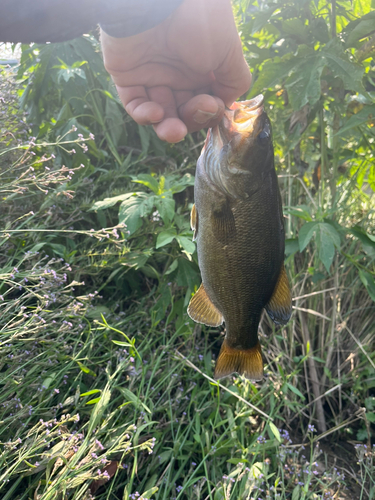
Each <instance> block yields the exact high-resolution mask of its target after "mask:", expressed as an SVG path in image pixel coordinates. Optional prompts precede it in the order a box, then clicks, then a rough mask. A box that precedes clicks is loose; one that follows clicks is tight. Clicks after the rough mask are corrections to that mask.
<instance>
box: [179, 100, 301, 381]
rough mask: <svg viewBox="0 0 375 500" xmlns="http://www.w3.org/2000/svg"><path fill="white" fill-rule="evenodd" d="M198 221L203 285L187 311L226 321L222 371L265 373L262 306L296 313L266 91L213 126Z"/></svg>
mask: <svg viewBox="0 0 375 500" xmlns="http://www.w3.org/2000/svg"><path fill="white" fill-rule="evenodd" d="M190 222H191V228H192V230H193V241H196V245H197V254H198V264H199V268H200V272H201V277H202V284H201V286H200V287H199V289H198V291H197V292H196V293H195V294H194V295H193V297H192V298H191V300H190V303H189V305H188V310H187V312H188V314H189V316H190V318H191V319H193V320H194V321H195V322H197V323H202V324H205V325H207V326H212V327H217V326H220V325H221V324H223V323H225V337H224V341H223V343H222V346H221V349H220V352H219V356H218V358H217V361H216V366H215V371H214V378H215V379H220V378H223V377H226V376H229V375H231V374H232V373H236V372H237V373H238V374H240V375H243V376H244V377H246V378H247V379H250V380H253V381H259V380H262V378H263V376H264V363H263V356H262V351H261V346H260V343H259V338H258V327H259V322H260V319H261V314H262V311H263V309H265V310H266V311H267V313H268V315H269V316H270V318H271V319H272V320H273V321H274V323H275V324H277V325H285V324H286V323H287V322H288V321H289V319H290V316H291V313H292V294H291V289H290V286H289V281H288V276H287V273H286V270H285V266H284V251H285V230H284V219H283V211H282V203H281V194H280V190H279V186H278V181H277V175H276V171H275V165H274V151H273V144H272V130H271V123H270V120H269V118H268V116H267V114H266V112H265V110H264V98H263V96H262V95H258V96H256V97H254V98H253V99H251V100H247V101H242V102H235V103H234V104H233V105H232V106H231V107H230V108H226V110H225V113H224V116H223V118H222V120H221V121H220V123H219V125H217V126H215V127H214V128H211V129H209V130H208V133H207V137H206V141H205V144H204V146H203V149H202V152H201V154H200V157H199V159H198V161H197V167H196V176H195V184H194V205H193V208H192V211H191V217H190Z"/></svg>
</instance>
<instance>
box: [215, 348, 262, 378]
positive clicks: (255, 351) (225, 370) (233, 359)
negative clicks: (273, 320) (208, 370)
mask: <svg viewBox="0 0 375 500" xmlns="http://www.w3.org/2000/svg"><path fill="white" fill-rule="evenodd" d="M234 372H237V373H239V374H240V375H243V376H244V377H246V378H247V379H249V380H262V378H263V359H262V350H261V347H260V344H259V342H257V344H256V345H255V346H254V347H251V348H250V349H235V348H233V347H229V345H228V342H227V339H224V342H223V345H222V346H221V350H220V353H219V357H218V359H217V361H216V366H215V373H214V378H215V379H219V378H223V377H228V376H229V375H231V374H232V373H234Z"/></svg>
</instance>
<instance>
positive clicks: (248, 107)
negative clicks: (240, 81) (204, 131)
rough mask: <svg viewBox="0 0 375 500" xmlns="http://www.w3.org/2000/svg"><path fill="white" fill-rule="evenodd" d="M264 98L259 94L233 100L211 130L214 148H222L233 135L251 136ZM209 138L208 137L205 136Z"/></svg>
mask: <svg viewBox="0 0 375 500" xmlns="http://www.w3.org/2000/svg"><path fill="white" fill-rule="evenodd" d="M263 101H264V98H263V96H262V95H261V94H260V95H258V96H256V97H254V99H250V100H248V101H242V102H235V103H233V105H232V106H231V107H230V108H228V109H226V110H225V113H224V116H223V119H222V120H221V122H220V123H219V125H218V126H216V127H214V128H213V129H212V130H211V134H210V137H211V136H212V139H211V140H212V141H213V145H214V147H215V148H222V147H223V146H224V145H225V144H228V143H229V142H230V141H231V140H232V139H233V137H235V136H238V135H240V136H247V137H248V136H251V135H253V133H256V130H255V128H259V127H258V126H256V123H259V121H258V118H259V117H260V116H261V115H262V114H263V111H264V106H263ZM207 139H208V140H209V137H207Z"/></svg>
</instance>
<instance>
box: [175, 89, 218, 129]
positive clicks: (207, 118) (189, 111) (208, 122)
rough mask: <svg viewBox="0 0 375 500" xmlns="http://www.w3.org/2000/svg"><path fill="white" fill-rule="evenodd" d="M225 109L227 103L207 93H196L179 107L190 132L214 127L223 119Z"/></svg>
mask: <svg viewBox="0 0 375 500" xmlns="http://www.w3.org/2000/svg"><path fill="white" fill-rule="evenodd" d="M224 110H225V105H224V103H223V101H222V100H221V99H220V98H218V97H214V96H210V95H207V94H200V95H196V96H194V97H192V98H191V99H189V100H188V101H187V102H185V103H183V104H181V105H180V107H179V108H178V112H179V116H180V118H181V120H182V121H183V122H184V123H185V125H186V127H187V129H188V131H189V132H196V131H197V130H201V129H202V128H207V127H214V126H215V125H217V124H218V123H219V121H220V120H221V119H222V117H223V115H224Z"/></svg>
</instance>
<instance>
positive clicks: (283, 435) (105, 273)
mask: <svg viewBox="0 0 375 500" xmlns="http://www.w3.org/2000/svg"><path fill="white" fill-rule="evenodd" d="M373 7H374V6H373V5H372V6H371V2H370V1H369V0H362V1H359V0H358V1H355V2H353V3H351V2H349V1H345V0H344V1H337V0H336V2H331V3H328V2H327V1H326V0H316V1H306V0H303V1H298V2H297V1H291V0H290V1H285V0H275V1H268V2H263V1H261V0H258V1H255V0H236V1H235V2H234V10H235V13H236V17H237V22H238V27H239V31H240V33H241V38H242V42H243V47H244V52H245V56H246V58H247V60H248V62H249V65H250V66H251V68H252V71H253V76H254V83H253V86H252V89H251V90H250V93H249V96H248V97H252V96H254V95H255V94H257V93H259V92H262V93H263V94H264V96H265V102H266V104H265V106H266V109H267V112H268V114H269V115H270V118H271V121H272V123H273V136H274V147H275V158H276V167H277V171H278V174H279V180H280V187H281V190H282V196H283V200H284V210H285V216H286V230H287V237H288V239H287V242H286V264H287V268H288V270H289V271H288V272H289V274H290V277H291V282H292V284H293V296H294V309H295V315H294V316H293V318H292V320H291V321H290V323H289V324H288V325H287V326H286V327H285V328H283V329H281V330H275V327H274V326H273V325H271V324H270V323H269V322H268V320H267V318H264V319H263V320H262V323H261V325H260V335H261V341H262V344H264V353H265V358H266V378H265V380H264V381H263V382H262V383H259V384H252V383H250V382H248V381H246V380H243V379H240V378H231V379H228V380H225V381H223V382H222V383H221V384H217V383H216V382H214V381H213V380H212V379H211V378H210V377H212V374H213V366H214V360H215V357H216V355H217V353H218V350H219V347H220V343H221V340H220V335H218V331H217V329H208V328H207V329H203V331H201V327H200V326H199V325H195V324H194V323H193V322H192V321H191V320H190V319H189V318H188V316H187V314H186V306H187V303H188V300H189V298H190V296H191V294H192V292H193V291H194V290H195V289H196V287H197V286H199V283H200V278H199V269H198V266H197V256H196V252H195V246H194V243H193V242H192V241H191V238H192V232H191V230H190V227H189V211H190V209H191V206H192V202H193V189H192V185H193V183H194V168H195V162H196V159H197V155H198V154H199V149H200V147H201V145H202V139H203V137H204V134H203V133H202V134H194V135H193V136H189V137H188V139H187V140H186V141H184V143H179V144H177V145H174V146H171V145H166V144H162V143H161V142H160V141H158V139H157V138H156V135H155V134H154V132H153V131H152V129H149V128H146V127H141V126H137V125H135V124H134V123H132V122H131V121H130V119H129V118H128V117H127V115H126V113H125V112H124V110H123V108H122V106H121V104H120V102H119V100H118V97H117V95H116V92H115V90H114V87H113V85H112V84H111V82H110V79H109V77H108V75H107V74H106V72H105V70H104V68H103V64H102V60H101V56H100V51H99V45H98V42H97V39H96V38H95V37H94V36H91V35H90V36H89V35H87V36H83V37H82V38H80V39H76V40H73V41H71V42H66V43H63V44H49V45H45V46H36V45H33V46H31V47H28V46H24V47H23V48H22V58H21V64H20V66H19V68H18V81H17V83H16V82H15V81H14V77H13V76H12V73H11V72H9V71H7V72H2V73H1V80H0V85H1V88H0V90H1V97H2V105H3V108H2V110H1V111H2V113H1V114H0V127H1V137H0V175H1V181H2V182H1V188H0V190H1V212H2V214H3V226H4V229H3V230H2V232H1V233H0V274H1V277H2V282H1V285H0V310H1V313H2V314H1V319H0V332H1V339H0V342H1V344H0V347H1V350H2V358H1V360H2V363H1V377H0V383H1V386H2V392H1V397H0V404H1V406H0V408H1V416H0V419H1V421H2V426H1V429H0V440H1V444H0V464H1V465H0V476H1V480H2V481H3V482H2V483H1V484H0V489H1V490H2V495H3V497H4V499H12V500H13V499H18V500H21V499H25V500H26V499H29V498H35V499H39V500H46V499H49V498H51V499H52V498H54V499H55V498H61V499H64V500H65V499H67V498H75V499H79V498H80V499H83V498H86V499H89V498H93V497H95V498H102V499H109V498H111V499H112V498H123V499H125V500H128V499H132V500H135V499H136V498H143V499H145V498H151V496H152V498H155V499H156V500H162V499H163V500H164V499H170V498H175V499H183V498H189V499H191V498H193V499H194V498H196V499H208V498H209V499H210V500H224V499H225V500H227V499H229V498H231V499H241V500H242V499H245V498H248V499H251V498H262V499H264V500H265V499H283V500H286V499H288V500H289V499H291V500H297V499H329V498H334V497H335V498H337V497H340V498H361V499H365V498H373V497H374V494H375V484H374V479H373V478H374V462H373V460H374V452H373V448H372V447H371V443H372V442H371V440H373V439H374V428H373V425H374V423H375V404H374V387H375V383H374V379H375V377H374V373H375V359H374V354H373V352H374V321H373V317H374V310H375V306H374V301H375V280H374V276H375V267H374V257H375V233H374V197H373V191H374V190H375V182H374V176H375V170H374V152H373V147H372V145H373V142H374V119H373V118H374V110H375V103H374V97H375V83H374V82H375V67H374V62H373V55H374V29H373V26H374V24H373V23H374V10H373ZM314 425H315V427H317V429H318V433H315V429H314ZM354 443H356V444H355V447H354V446H353V444H354ZM343 450H345V451H343ZM345 457H347V458H345ZM343 469H345V470H346V472H345V475H344V473H343ZM345 476H346V477H345ZM138 492H139V493H138Z"/></svg>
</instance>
